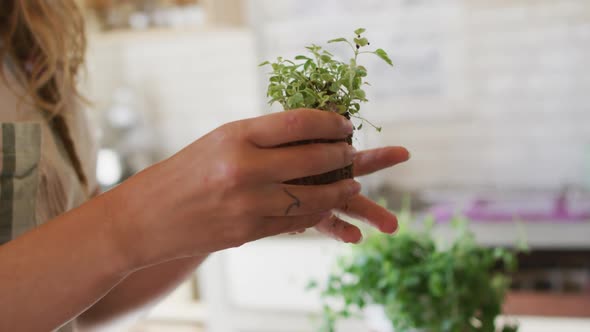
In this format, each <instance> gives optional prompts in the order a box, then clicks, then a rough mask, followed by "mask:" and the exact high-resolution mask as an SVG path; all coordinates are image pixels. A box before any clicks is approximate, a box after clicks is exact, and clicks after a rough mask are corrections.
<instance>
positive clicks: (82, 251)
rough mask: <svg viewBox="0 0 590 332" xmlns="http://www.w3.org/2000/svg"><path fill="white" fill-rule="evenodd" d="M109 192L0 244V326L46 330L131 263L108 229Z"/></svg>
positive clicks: (84, 304) (111, 282)
mask: <svg viewBox="0 0 590 332" xmlns="http://www.w3.org/2000/svg"><path fill="white" fill-rule="evenodd" d="M108 196H109V194H108V193H107V194H105V195H103V196H100V197H97V198H96V199H94V200H92V201H90V202H88V203H86V204H85V205H83V206H81V207H80V208H77V209H74V210H72V211H70V212H68V213H66V214H64V215H62V216H60V217H58V218H56V219H54V220H51V221H49V222H48V223H46V224H45V225H43V226H40V227H38V228H36V229H34V230H32V231H30V232H28V233H26V234H24V235H22V236H20V237H18V238H16V239H14V240H13V241H11V242H9V243H7V244H5V245H3V246H0V308H2V310H0V331H50V330H53V329H55V328H57V327H59V326H61V325H63V324H64V323H67V322H68V321H70V320H71V319H73V318H75V317H76V316H78V315H79V314H80V313H82V312H83V311H84V310H86V309H87V308H88V307H90V306H92V305H93V304H94V303H95V302H96V301H97V300H99V299H100V298H101V297H103V296H104V295H105V294H107V293H108V291H109V290H111V289H112V288H113V287H114V286H115V285H117V283H119V282H120V281H121V280H123V279H124V278H125V276H127V275H128V274H129V273H130V272H131V271H132V268H131V266H130V264H129V263H128V261H127V259H126V257H125V256H124V255H123V254H122V253H123V252H124V251H123V250H122V249H121V248H119V247H120V245H119V244H118V243H117V241H116V239H117V236H115V235H114V234H113V232H114V229H115V227H113V226H114V223H116V222H117V221H116V220H113V219H112V218H111V216H110V215H111V214H110V211H111V209H113V208H115V207H113V206H112V203H111V201H110V199H109V197H108Z"/></svg>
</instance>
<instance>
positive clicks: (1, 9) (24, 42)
mask: <svg viewBox="0 0 590 332" xmlns="http://www.w3.org/2000/svg"><path fill="white" fill-rule="evenodd" d="M0 34H1V38H2V44H1V45H0V59H2V61H4V60H6V59H10V60H11V62H12V63H13V64H14V65H15V67H16V68H17V71H18V73H19V74H20V75H18V76H19V78H21V81H24V82H21V83H22V85H23V86H24V88H25V91H26V94H25V95H24V96H22V97H23V100H25V99H29V100H31V101H32V102H33V103H34V105H35V106H36V107H37V108H38V109H39V110H41V111H43V112H46V114H47V115H48V119H50V122H51V125H52V126H53V128H54V129H55V131H56V132H57V133H58V134H59V136H60V138H61V140H62V142H63V144H64V146H65V148H66V151H67V152H68V155H69V157H70V159H71V161H72V164H73V165H74V168H75V170H76V173H77V175H78V177H79V179H80V181H81V182H82V183H83V184H84V185H86V184H87V179H86V176H85V174H84V171H83V169H82V165H81V162H80V159H79V156H78V154H77V153H76V148H75V145H74V142H73V140H72V136H71V134H70V130H69V128H68V125H67V123H66V121H65V117H64V112H66V111H71V110H68V109H67V107H66V105H67V98H69V97H71V96H76V97H81V96H80V94H79V91H78V89H77V84H76V78H77V75H78V72H79V70H80V69H81V68H82V65H83V63H84V56H85V51H86V38H85V31H84V20H83V16H82V13H81V9H80V8H79V7H78V4H77V3H76V1H75V0H52V1H46V0H0ZM2 76H3V78H4V79H5V78H6V76H5V73H4V72H3V70H2Z"/></svg>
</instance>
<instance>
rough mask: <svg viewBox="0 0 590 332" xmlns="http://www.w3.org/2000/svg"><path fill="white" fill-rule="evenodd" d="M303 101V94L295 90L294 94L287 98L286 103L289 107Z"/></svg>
mask: <svg viewBox="0 0 590 332" xmlns="http://www.w3.org/2000/svg"><path fill="white" fill-rule="evenodd" d="M302 103H303V95H302V94H301V92H297V93H296V94H294V95H292V96H291V97H289V99H288V100H287V105H288V106H289V108H293V107H298V106H300V105H301V104H302Z"/></svg>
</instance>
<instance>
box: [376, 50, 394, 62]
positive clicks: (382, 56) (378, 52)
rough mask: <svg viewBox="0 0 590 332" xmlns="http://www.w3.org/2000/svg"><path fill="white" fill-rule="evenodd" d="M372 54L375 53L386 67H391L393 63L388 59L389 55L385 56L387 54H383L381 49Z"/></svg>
mask: <svg viewBox="0 0 590 332" xmlns="http://www.w3.org/2000/svg"><path fill="white" fill-rule="evenodd" d="M373 53H375V54H376V55H377V56H378V57H380V58H381V59H382V60H383V61H385V62H387V64H388V65H390V66H393V61H391V59H390V58H389V55H387V52H385V51H384V50H383V49H378V50H376V51H375V52H373Z"/></svg>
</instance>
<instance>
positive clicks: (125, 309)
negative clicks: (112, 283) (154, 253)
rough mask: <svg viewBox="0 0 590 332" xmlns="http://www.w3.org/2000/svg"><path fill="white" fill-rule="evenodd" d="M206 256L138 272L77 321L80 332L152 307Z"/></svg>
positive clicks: (186, 276) (184, 259)
mask: <svg viewBox="0 0 590 332" xmlns="http://www.w3.org/2000/svg"><path fill="white" fill-rule="evenodd" d="M206 257H207V256H198V257H190V258H182V259H177V260H174V261H170V262H166V263H162V264H158V265H155V266H151V267H147V268H145V269H141V270H138V271H136V272H134V273H132V274H131V275H129V276H128V277H127V278H125V280H123V281H122V282H121V283H120V284H118V285H117V286H116V287H115V288H114V289H113V290H111V291H110V292H109V294H108V295H107V296H105V297H104V298H102V299H101V300H100V301H98V302H97V303H96V304H95V305H93V306H92V307H91V308H90V309H88V310H87V311H86V312H84V313H83V314H82V315H81V316H80V317H78V319H77V324H78V326H79V327H81V328H82V329H83V330H92V329H94V328H96V329H100V328H101V327H103V326H108V325H109V324H110V323H115V322H116V321H117V320H119V319H122V318H125V316H127V315H131V314H133V313H141V311H142V310H145V309H147V308H149V307H150V306H151V305H155V304H156V303H157V302H158V301H160V300H161V299H162V298H163V297H164V296H166V295H167V294H169V293H170V292H171V291H173V290H174V289H175V288H176V287H178V285H180V284H181V283H182V282H183V281H184V280H186V279H187V278H188V277H189V276H190V275H191V274H192V273H194V271H195V269H196V268H197V267H198V266H199V265H200V264H201V263H202V262H203V261H204V260H205V259H206Z"/></svg>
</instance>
